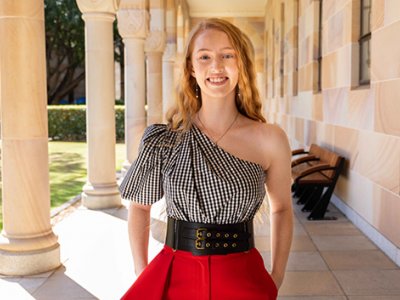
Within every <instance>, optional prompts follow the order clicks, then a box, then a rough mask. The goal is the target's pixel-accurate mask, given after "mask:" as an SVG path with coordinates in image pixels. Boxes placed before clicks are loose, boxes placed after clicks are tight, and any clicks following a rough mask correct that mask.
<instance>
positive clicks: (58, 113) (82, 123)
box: [47, 105, 125, 141]
mask: <svg viewBox="0 0 400 300" xmlns="http://www.w3.org/2000/svg"><path fill="white" fill-rule="evenodd" d="M124 110H125V108H124V106H122V105H116V106H115V125H116V138H117V141H123V140H124V132H125V131H124ZM47 111H48V124H49V138H51V139H52V140H60V141H86V105H49V106H47Z"/></svg>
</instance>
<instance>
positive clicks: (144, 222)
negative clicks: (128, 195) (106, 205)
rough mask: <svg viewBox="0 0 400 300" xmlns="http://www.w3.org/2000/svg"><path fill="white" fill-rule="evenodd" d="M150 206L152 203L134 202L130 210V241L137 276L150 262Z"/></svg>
mask: <svg viewBox="0 0 400 300" xmlns="http://www.w3.org/2000/svg"><path fill="white" fill-rule="evenodd" d="M150 208H151V206H150V205H141V204H137V203H134V202H132V203H131V204H130V206H129V210H128V233H129V242H130V245H131V251H132V256H133V262H134V264H135V274H136V276H139V275H140V273H142V271H143V269H144V268H145V267H146V266H147V263H148V247H149V231H150Z"/></svg>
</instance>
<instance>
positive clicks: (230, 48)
mask: <svg viewBox="0 0 400 300" xmlns="http://www.w3.org/2000/svg"><path fill="white" fill-rule="evenodd" d="M221 50H234V49H233V48H232V47H224V48H221V49H219V51H221ZM200 51H213V50H211V49H207V48H201V49H199V50H197V52H200Z"/></svg>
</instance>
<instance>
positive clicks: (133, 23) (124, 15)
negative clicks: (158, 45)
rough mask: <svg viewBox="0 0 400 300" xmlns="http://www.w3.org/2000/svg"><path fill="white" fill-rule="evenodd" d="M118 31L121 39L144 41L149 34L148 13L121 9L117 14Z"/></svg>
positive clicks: (141, 10)
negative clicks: (139, 39)
mask: <svg viewBox="0 0 400 300" xmlns="http://www.w3.org/2000/svg"><path fill="white" fill-rule="evenodd" d="M117 19H118V31H119V33H120V35H121V36H122V38H124V39H125V38H141V39H145V38H146V37H147V35H148V32H149V26H148V24H149V13H148V11H147V10H145V9H129V8H122V9H120V10H118V12H117Z"/></svg>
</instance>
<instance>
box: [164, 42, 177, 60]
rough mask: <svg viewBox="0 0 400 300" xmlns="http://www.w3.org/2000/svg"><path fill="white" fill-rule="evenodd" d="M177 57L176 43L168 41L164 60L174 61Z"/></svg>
mask: <svg viewBox="0 0 400 300" xmlns="http://www.w3.org/2000/svg"><path fill="white" fill-rule="evenodd" d="M175 59H176V44H175V43H167V44H166V45H165V50H164V55H163V61H169V62H174V61H175Z"/></svg>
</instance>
